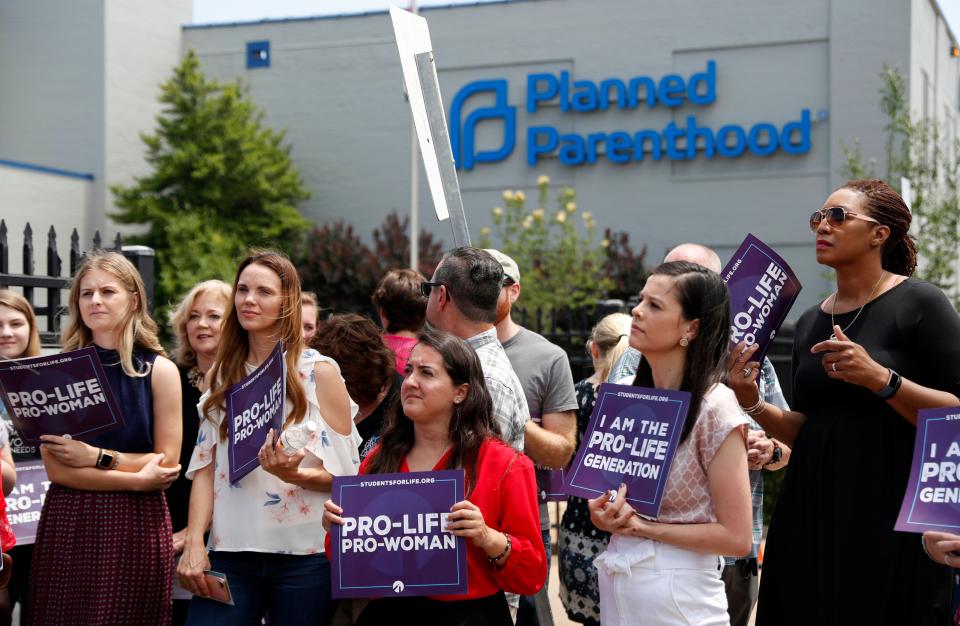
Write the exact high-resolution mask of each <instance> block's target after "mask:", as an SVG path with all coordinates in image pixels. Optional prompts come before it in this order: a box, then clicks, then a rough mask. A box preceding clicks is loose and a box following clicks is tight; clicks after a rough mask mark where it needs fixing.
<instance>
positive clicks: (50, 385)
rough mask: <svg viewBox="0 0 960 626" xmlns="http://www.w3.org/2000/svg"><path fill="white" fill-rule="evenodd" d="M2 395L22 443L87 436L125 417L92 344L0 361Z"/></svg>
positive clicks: (117, 425) (111, 427)
mask: <svg viewBox="0 0 960 626" xmlns="http://www.w3.org/2000/svg"><path fill="white" fill-rule="evenodd" d="M0 395H2V400H3V403H4V404H5V405H6V407H7V411H8V413H9V415H10V419H12V420H13V424H14V426H16V428H17V430H18V431H19V432H20V434H21V436H22V437H23V439H24V440H25V441H29V442H38V441H40V435H70V436H71V437H73V438H74V439H80V440H84V439H89V438H90V437H93V436H94V435H99V434H101V433H105V432H108V431H111V430H114V429H117V428H122V427H123V415H122V414H121V413H120V407H119V406H118V405H117V400H116V398H115V397H114V395H113V390H112V389H110V384H109V383H108V382H107V377H106V374H105V373H104V371H103V365H102V364H101V363H100V357H98V356H97V350H96V348H94V347H93V346H89V347H86V348H81V349H79V350H73V351H70V352H62V353H60V354H52V355H49V356H38V357H32V358H27V359H14V360H9V361H0Z"/></svg>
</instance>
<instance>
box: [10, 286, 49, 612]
mask: <svg viewBox="0 0 960 626" xmlns="http://www.w3.org/2000/svg"><path fill="white" fill-rule="evenodd" d="M31 356H40V332H39V331H38V329H37V317H36V315H34V313H33V307H32V306H30V303H29V302H27V299H26V298H24V297H23V296H21V295H20V294H18V293H16V292H14V291H10V290H9V289H0V358H2V359H21V358H24V357H31ZM0 418H2V419H3V426H5V428H0V466H2V474H3V495H4V496H8V495H10V492H11V491H13V487H14V485H15V484H16V480H17V474H16V469H15V467H16V466H15V463H32V464H37V463H39V462H40V451H39V450H38V449H37V447H36V445H27V444H25V443H24V441H23V439H22V438H21V437H20V434H19V433H18V432H17V430H16V429H15V428H14V426H13V420H11V419H10V416H9V414H7V409H6V407H5V406H4V405H3V403H2V402H0ZM16 543H17V540H16V537H15V536H14V530H13V529H12V528H11V526H10V522H9V519H8V516H7V503H6V499H4V501H3V502H2V503H0V549H2V550H3V552H4V554H9V555H10V556H11V557H12V559H13V561H14V562H15V563H16V564H17V567H16V568H15V569H12V571H7V572H3V574H6V576H7V577H9V584H8V585H7V586H6V587H5V588H4V589H0V625H3V624H9V623H10V621H11V614H12V612H13V606H14V605H15V604H16V603H17V602H18V601H19V602H20V603H21V606H23V603H24V602H25V601H26V591H27V583H28V581H29V580H30V559H31V557H32V556H33V545H32V542H31V543H28V544H26V545H16ZM5 567H7V565H5ZM3 574H0V579H3V578H5V576H4V575H3Z"/></svg>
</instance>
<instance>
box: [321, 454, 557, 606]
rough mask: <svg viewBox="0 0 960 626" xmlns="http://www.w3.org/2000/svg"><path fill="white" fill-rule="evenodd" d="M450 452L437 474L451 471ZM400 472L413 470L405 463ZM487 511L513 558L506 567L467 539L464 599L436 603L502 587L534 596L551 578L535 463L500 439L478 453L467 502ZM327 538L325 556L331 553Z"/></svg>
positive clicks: (485, 593) (365, 471) (366, 464)
mask: <svg viewBox="0 0 960 626" xmlns="http://www.w3.org/2000/svg"><path fill="white" fill-rule="evenodd" d="M378 451H379V447H377V448H374V449H373V450H372V451H371V452H370V454H369V455H367V457H366V459H364V461H363V463H362V464H361V465H360V471H359V473H360V474H368V473H369V468H370V461H371V459H372V458H373V456H374V455H375V454H376V453H377V452H378ZM449 457H450V452H447V453H446V454H444V455H443V457H442V458H441V459H440V460H439V461H438V462H437V465H436V466H435V467H434V468H433V469H434V470H444V469H449V468H448V467H447V462H448V460H449ZM400 471H401V472H409V471H410V469H409V467H408V466H407V462H406V460H404V461H403V464H402V465H401V466H400ZM467 499H468V500H470V502H472V503H473V504H475V505H477V507H479V508H480V510H481V511H482V512H483V519H484V522H486V524H487V526H489V527H490V528H492V529H495V530H499V531H501V532H503V533H506V534H508V535H510V538H511V542H512V544H511V548H510V556H509V557H508V558H507V562H506V563H505V564H504V566H503V568H502V569H496V568H495V567H494V566H493V565H491V564H490V563H489V561H488V560H487V555H486V553H484V551H483V550H481V549H480V548H478V547H477V546H475V545H474V543H473V541H471V540H469V539H468V540H467V593H466V595H452V596H433V597H434V598H435V599H437V600H471V599H474V598H484V597H487V596H491V595H493V594H495V593H497V592H498V591H500V590H501V589H503V590H504V591H508V592H512V593H516V594H520V595H533V594H534V593H536V592H537V591H539V590H540V588H541V587H542V586H543V583H544V582H545V581H546V579H547V560H546V555H545V554H544V547H543V538H542V536H541V534H540V513H539V509H538V505H537V485H536V479H535V478H534V473H533V463H532V462H531V461H530V459H529V458H527V457H526V456H525V455H523V454H520V453H518V452H517V451H515V450H514V449H513V448H511V447H509V446H507V445H506V444H505V443H503V442H502V441H500V440H499V439H488V440H486V441H485V442H483V444H482V445H481V446H480V452H479V454H478V455H477V481H476V486H475V487H474V489H473V492H472V493H471V494H470V495H469V496H468V498H467ZM329 537H330V535H327V538H328V539H327V541H328V543H327V553H328V555H329V551H330V548H329V545H330V544H329Z"/></svg>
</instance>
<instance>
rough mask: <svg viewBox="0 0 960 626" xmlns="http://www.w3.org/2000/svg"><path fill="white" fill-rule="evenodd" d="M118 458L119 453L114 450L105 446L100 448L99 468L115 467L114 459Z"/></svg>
mask: <svg viewBox="0 0 960 626" xmlns="http://www.w3.org/2000/svg"><path fill="white" fill-rule="evenodd" d="M116 458H117V453H116V452H114V451H113V450H107V449H105V448H101V449H100V456H99V458H97V467H98V468H99V469H103V470H105V469H113V467H114V461H115V460H116Z"/></svg>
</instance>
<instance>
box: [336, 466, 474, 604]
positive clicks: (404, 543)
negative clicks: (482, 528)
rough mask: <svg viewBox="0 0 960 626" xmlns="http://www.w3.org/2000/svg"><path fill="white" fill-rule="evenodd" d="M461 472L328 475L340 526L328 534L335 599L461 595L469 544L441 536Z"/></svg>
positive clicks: (456, 499)
mask: <svg viewBox="0 0 960 626" xmlns="http://www.w3.org/2000/svg"><path fill="white" fill-rule="evenodd" d="M463 481H464V472H463V470H462V469H459V470H443V471H436V472H405V473H397V474H371V475H364V476H334V477H333V495H332V499H333V501H334V502H336V503H337V504H338V505H339V506H340V507H341V508H342V509H343V514H342V515H341V517H342V518H343V522H344V523H343V525H342V526H341V525H339V524H333V525H331V527H330V541H331V548H332V549H331V553H330V554H331V559H330V567H331V573H332V577H333V587H332V595H333V597H334V598H379V597H387V596H433V595H444V596H446V595H457V594H464V593H466V592H467V543H466V539H465V538H463V537H457V536H456V535H453V534H452V533H450V531H448V530H447V529H446V525H447V516H448V515H449V514H450V508H451V507H452V506H453V505H454V504H456V503H457V502H460V501H461V500H463Z"/></svg>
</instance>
